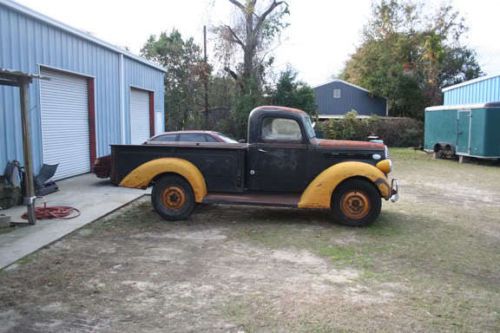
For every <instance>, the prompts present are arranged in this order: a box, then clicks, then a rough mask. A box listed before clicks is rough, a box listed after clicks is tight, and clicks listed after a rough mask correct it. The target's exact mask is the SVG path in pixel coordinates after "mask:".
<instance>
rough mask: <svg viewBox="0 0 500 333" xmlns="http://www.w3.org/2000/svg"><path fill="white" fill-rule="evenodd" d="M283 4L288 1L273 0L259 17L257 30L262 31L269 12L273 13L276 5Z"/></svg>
mask: <svg viewBox="0 0 500 333" xmlns="http://www.w3.org/2000/svg"><path fill="white" fill-rule="evenodd" d="M229 1H232V0H229ZM282 4H285V5H286V2H285V1H276V0H273V2H272V3H271V5H270V6H269V8H268V9H267V10H265V11H264V12H263V13H262V14H261V15H260V17H259V19H258V21H257V25H256V26H255V30H256V31H260V27H261V26H262V24H263V23H264V21H265V20H266V18H267V16H269V14H271V13H272V12H273V10H274V9H275V8H276V7H278V6H281V5H282Z"/></svg>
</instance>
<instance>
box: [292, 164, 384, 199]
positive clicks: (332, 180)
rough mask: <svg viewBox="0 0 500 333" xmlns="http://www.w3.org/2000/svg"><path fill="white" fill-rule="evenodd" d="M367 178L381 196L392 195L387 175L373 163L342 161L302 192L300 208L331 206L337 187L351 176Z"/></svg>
mask: <svg viewBox="0 0 500 333" xmlns="http://www.w3.org/2000/svg"><path fill="white" fill-rule="evenodd" d="M354 177H358V178H365V179H367V180H369V181H371V182H372V183H373V184H374V185H375V186H376V187H377V188H378V190H379V192H380V194H381V196H382V197H383V198H385V199H388V198H389V197H390V196H391V186H390V185H389V182H388V180H387V177H386V175H385V174H384V173H383V172H382V171H380V170H379V169H377V168H376V167H374V166H373V165H371V164H368V163H363V162H342V163H338V164H335V165H333V166H331V167H329V168H328V169H326V170H324V171H323V172H322V173H320V174H319V175H318V176H317V177H316V178H314V180H313V181H312V182H311V183H310V184H309V185H308V186H307V188H306V189H305V191H304V192H303V193H302V196H301V198H300V201H299V204H298V207H299V208H330V203H331V199H332V194H333V192H334V191H335V188H336V187H337V186H338V185H339V184H340V183H342V182H343V181H344V180H346V179H349V178H354Z"/></svg>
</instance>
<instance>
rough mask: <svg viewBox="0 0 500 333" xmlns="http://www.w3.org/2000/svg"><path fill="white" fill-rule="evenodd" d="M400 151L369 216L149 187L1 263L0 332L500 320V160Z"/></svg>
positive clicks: (422, 327) (393, 328) (317, 328)
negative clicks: (393, 186) (172, 195)
mask: <svg viewBox="0 0 500 333" xmlns="http://www.w3.org/2000/svg"><path fill="white" fill-rule="evenodd" d="M391 154H392V158H393V160H394V162H395V163H394V164H395V171H394V176H395V177H397V178H399V179H400V183H401V200H400V202H398V203H396V204H392V203H384V206H383V209H382V214H381V216H380V218H379V220H378V221H377V222H376V223H375V224H374V225H373V226H371V227H368V228H348V227H343V226H339V225H336V224H332V223H331V221H330V219H329V215H328V213H326V212H319V211H313V212H310V211H303V210H296V209H274V208H259V207H224V206H204V207H200V208H199V209H198V210H197V211H196V212H195V214H193V216H192V218H191V219H190V220H189V221H186V222H176V223H167V222H164V221H162V220H161V219H160V218H159V217H158V216H157V215H156V214H155V213H154V212H153V211H152V209H151V205H150V203H149V201H148V199H144V200H139V201H138V202H136V203H134V204H132V205H130V206H129V207H127V208H125V209H123V210H121V211H119V212H117V213H115V214H114V215H112V216H110V217H108V218H105V219H102V220H99V221H96V222H95V223H93V224H91V225H89V226H87V227H86V228H84V229H82V230H80V231H78V232H76V233H74V234H72V235H70V236H68V237H66V238H65V239H63V240H61V241H59V242H57V243H55V244H53V245H52V246H50V247H48V248H46V249H43V250H42V251H39V252H38V253H36V254H34V255H32V256H29V257H27V258H25V259H23V260H21V261H20V262H18V263H17V264H16V265H15V266H13V267H11V268H9V269H7V270H4V271H2V272H0V332H9V331H11V332H20V331H30V332H32V331H35V332H37V331H41V332H45V331H51V332H67V331H89V332H90V331H99V332H101V331H103V332H138V331H152V332H185V331H195V332H199V331H207V332H213V331H220V332H260V331H265V332H290V331H293V332H331V331H355V332H366V331H370V332H373V331H382V332H387V331H390V332H400V331H453V332H457V331H458V332H461V331H463V332H498V331H500V168H499V167H498V166H488V165H478V164H458V163H457V162H455V161H444V160H432V159H431V158H430V156H429V155H427V154H425V153H422V152H420V151H414V150H413V149H393V150H391Z"/></svg>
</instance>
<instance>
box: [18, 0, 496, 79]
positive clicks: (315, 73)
mask: <svg viewBox="0 0 500 333" xmlns="http://www.w3.org/2000/svg"><path fill="white" fill-rule="evenodd" d="M17 2H18V3H20V4H22V5H25V6H27V7H30V8H31V9H34V10H36V11H38V12H41V13H43V14H45V15H47V16H50V17H52V18H53V19H56V20H58V21H61V22H64V23H66V24H68V25H70V26H72V27H74V28H77V29H80V30H83V31H86V32H89V33H91V34H92V35H94V36H96V37H98V38H100V39H103V40H105V41H107V42H109V43H112V44H114V45H118V46H121V47H124V46H127V47H129V48H130V50H131V51H132V52H133V53H136V54H139V51H140V49H141V47H142V46H143V45H144V43H145V42H146V40H147V38H148V37H149V36H150V35H151V34H159V33H160V32H162V31H167V32H169V31H171V30H172V29H174V28H176V29H178V30H179V31H180V32H181V33H182V35H183V36H186V37H187V36H189V37H193V38H194V39H195V40H196V41H197V42H198V43H200V44H201V43H202V40H203V26H204V25H207V26H208V27H210V26H214V25H217V24H221V23H223V22H224V23H226V22H228V20H230V17H231V10H232V5H230V4H229V2H228V1H227V0H141V1H130V0H121V1H119V0H17ZM287 2H288V4H289V6H290V7H289V8H290V16H289V17H288V18H287V20H288V22H289V24H290V25H289V27H288V28H287V29H286V30H285V31H284V32H283V34H282V36H281V40H280V41H279V45H278V46H277V47H276V48H275V49H274V55H275V58H276V70H281V69H284V68H286V67H287V66H291V67H293V68H294V69H295V70H297V71H298V73H299V78H300V79H301V80H303V81H305V82H307V83H308V84H310V85H312V86H316V85H320V84H322V83H325V82H328V81H329V80H330V79H331V78H332V76H333V75H336V74H338V73H339V72H340V71H341V70H342V68H343V65H344V63H345V62H346V61H347V60H348V59H349V55H350V54H352V53H353V52H354V51H355V49H356V46H357V45H359V44H360V42H361V32H362V29H363V25H364V24H365V22H366V21H367V20H368V18H369V15H370V8H371V7H370V6H371V0H348V1H343V0H288V1H287ZM441 3H443V1H438V0H427V1H426V4H428V5H426V7H431V8H432V7H436V6H438V5H439V4H441ZM446 3H451V4H452V5H453V6H454V8H455V9H457V10H459V11H460V13H461V14H462V16H464V18H465V20H466V24H467V25H468V26H469V28H470V29H469V32H468V33H467V35H466V36H464V37H463V43H464V44H465V45H467V46H468V47H470V48H473V49H475V50H476V52H477V54H478V60H479V63H480V65H481V67H482V69H483V71H484V72H485V73H487V74H489V75H492V74H500V43H498V38H499V37H498V35H497V32H496V31H498V30H497V29H498V28H497V27H496V26H495V22H496V21H497V17H498V13H499V12H500V1H498V0H474V1H471V0H448V1H447V2H446ZM208 43H209V49H211V48H210V46H211V45H212V46H213V40H211V38H210V36H209V41H208ZM211 53H212V52H210V54H209V57H211V59H209V61H210V62H212V63H216V62H217V59H214V58H213V56H211Z"/></svg>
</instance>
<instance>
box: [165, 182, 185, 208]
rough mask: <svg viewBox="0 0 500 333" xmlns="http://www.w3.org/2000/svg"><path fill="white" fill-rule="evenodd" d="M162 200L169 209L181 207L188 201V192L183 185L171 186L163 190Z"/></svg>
mask: <svg viewBox="0 0 500 333" xmlns="http://www.w3.org/2000/svg"><path fill="white" fill-rule="evenodd" d="M162 201H163V204H164V205H165V207H167V208H169V209H180V208H182V206H184V204H185V203H186V193H185V192H184V190H183V189H182V188H181V187H178V186H169V187H167V188H166V189H165V190H164V191H163V194H162Z"/></svg>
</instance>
